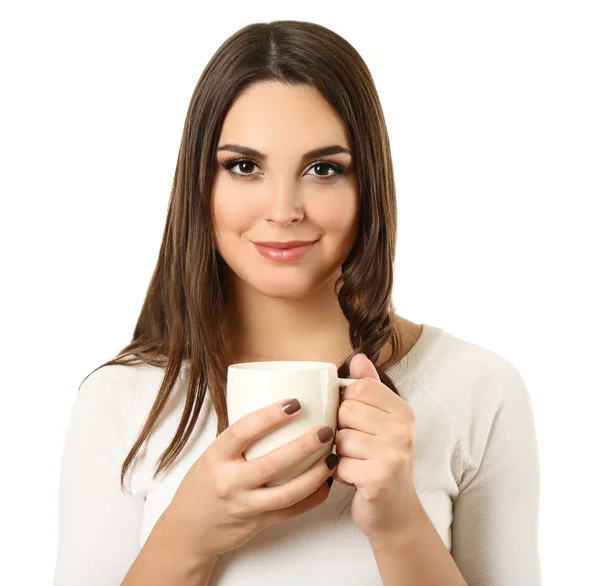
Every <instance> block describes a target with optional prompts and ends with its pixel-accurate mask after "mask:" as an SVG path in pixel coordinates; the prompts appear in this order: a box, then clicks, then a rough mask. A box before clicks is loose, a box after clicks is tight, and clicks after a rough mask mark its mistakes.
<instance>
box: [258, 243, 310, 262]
mask: <svg viewBox="0 0 600 586" xmlns="http://www.w3.org/2000/svg"><path fill="white" fill-rule="evenodd" d="M296 242H297V241H296ZM296 242H294V243H290V242H285V243H282V242H274V243H273V244H275V245H277V246H278V247H277V248H276V247H272V246H263V245H262V244H259V243H257V242H254V246H255V247H256V250H258V252H259V253H260V254H261V255H262V256H264V257H265V258H268V259H269V260H273V261H275V262H292V261H297V260H300V259H302V258H304V256H306V254H307V253H308V252H309V251H310V249H311V248H312V247H313V246H314V245H315V242H308V243H305V244H304V245H301V246H293V245H292V244H295V243H296ZM282 244H284V245H286V246H287V248H280V247H279V246H281V245H282Z"/></svg>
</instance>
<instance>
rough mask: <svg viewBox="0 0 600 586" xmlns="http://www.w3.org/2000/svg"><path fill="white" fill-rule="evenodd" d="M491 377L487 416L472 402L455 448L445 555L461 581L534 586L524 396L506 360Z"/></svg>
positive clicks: (533, 475) (535, 479)
mask: <svg viewBox="0 0 600 586" xmlns="http://www.w3.org/2000/svg"><path fill="white" fill-rule="evenodd" d="M494 378H495V382H494V392H493V393H486V394H484V395H483V396H484V399H483V402H482V404H481V405H482V408H481V412H482V413H483V412H484V411H485V412H486V413H487V414H488V415H487V417H486V415H481V414H480V415H478V411H477V407H476V410H475V412H474V413H475V415H474V417H473V421H472V422H471V425H470V432H469V433H468V434H467V437H466V439H465V444H464V446H463V447H464V450H463V459H464V460H463V474H462V478H461V480H460V483H459V493H458V495H457V496H456V498H455V500H454V510H453V521H452V551H451V553H452V556H453V558H454V560H455V562H456V564H457V566H458V568H459V569H460V571H461V573H462V575H463V577H464V578H465V580H466V581H467V583H468V584H469V586H525V585H527V586H539V585H540V584H541V578H540V561H539V553H538V514H539V455H538V443H537V437H536V430H535V423H534V417H533V412H532V406H531V401H530V397H529V393H528V390H527V387H526V385H525V382H524V381H523V379H522V377H521V375H520V374H519V372H518V371H517V369H516V368H515V367H514V366H512V365H511V364H510V363H508V362H505V363H504V365H503V367H502V369H501V370H499V371H498V372H497V373H496V374H495V377H494ZM484 404H485V409H484V408H483V405H484ZM490 404H491V405H493V407H492V408H491V409H490Z"/></svg>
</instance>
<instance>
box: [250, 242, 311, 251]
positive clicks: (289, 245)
mask: <svg viewBox="0 0 600 586" xmlns="http://www.w3.org/2000/svg"><path fill="white" fill-rule="evenodd" d="M314 242H315V241H314V240H288V241H287V242H272V241H269V242H255V243H254V244H257V245H258V246H262V247H264V248H276V249H280V250H287V249H288V248H299V247H301V246H307V245H308V244H313V243H314Z"/></svg>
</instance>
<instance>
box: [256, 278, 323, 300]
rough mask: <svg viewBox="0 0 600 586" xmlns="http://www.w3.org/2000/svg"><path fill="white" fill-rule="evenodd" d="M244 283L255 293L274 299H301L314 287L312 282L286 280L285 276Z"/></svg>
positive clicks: (314, 284) (306, 280)
mask: <svg viewBox="0 0 600 586" xmlns="http://www.w3.org/2000/svg"><path fill="white" fill-rule="evenodd" d="M246 283H247V284H248V285H249V286H250V287H252V289H254V290H255V291H258V292H259V293H261V294H262V295H265V296H267V297H273V298H274V299H301V298H302V297H306V296H307V295H310V294H311V293H312V292H313V291H314V290H315V286H316V283H315V282H313V281H312V280H308V279H294V278H290V277H287V278H286V277H285V275H281V276H280V277H279V278H274V279H268V280H267V279H264V280H261V281H260V282H257V280H255V279H253V280H252V281H246Z"/></svg>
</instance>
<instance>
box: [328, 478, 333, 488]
mask: <svg viewBox="0 0 600 586" xmlns="http://www.w3.org/2000/svg"><path fill="white" fill-rule="evenodd" d="M327 484H328V485H329V488H331V485H332V484H333V476H330V477H329V478H328V479H327Z"/></svg>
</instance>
